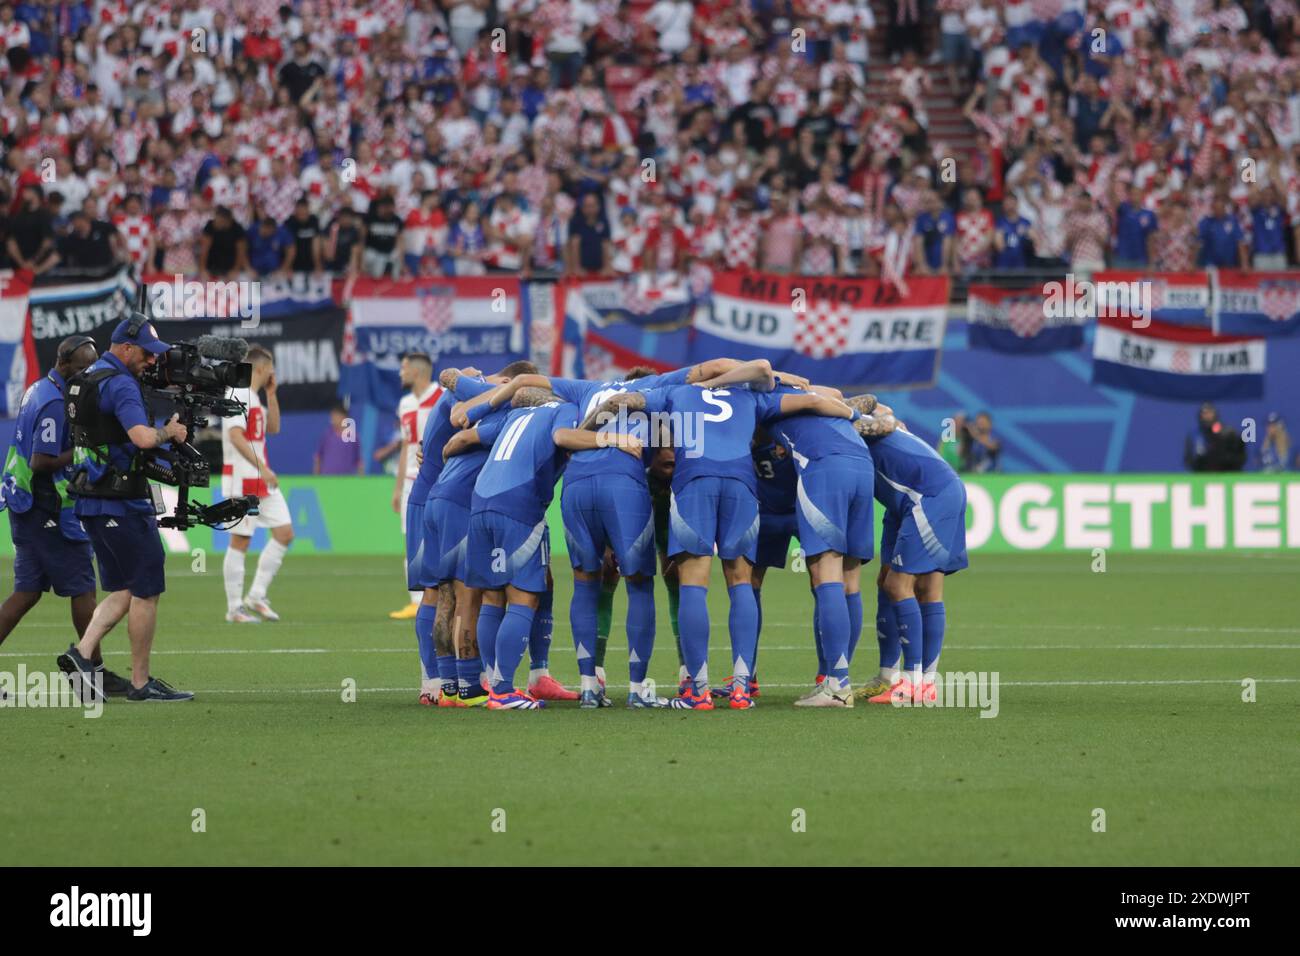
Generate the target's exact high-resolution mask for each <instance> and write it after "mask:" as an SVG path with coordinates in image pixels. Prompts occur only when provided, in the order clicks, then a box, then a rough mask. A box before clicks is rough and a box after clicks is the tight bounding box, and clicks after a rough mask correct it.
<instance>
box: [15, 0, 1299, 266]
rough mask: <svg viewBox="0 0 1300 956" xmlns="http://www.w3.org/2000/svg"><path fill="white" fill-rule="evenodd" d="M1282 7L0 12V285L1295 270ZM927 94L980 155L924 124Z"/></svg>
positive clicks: (269, 7) (836, 1) (118, 8)
mask: <svg viewBox="0 0 1300 956" xmlns="http://www.w3.org/2000/svg"><path fill="white" fill-rule="evenodd" d="M1295 21H1296V2H1295V0H1250V2H1241V3H1237V2H1232V0H1088V2H1085V0H1008V2H1004V3H991V2H987V0H889V2H879V3H877V4H875V5H874V7H873V6H872V5H871V4H869V3H868V2H867V0H796V2H789V0H786V2H776V0H749V2H745V3H733V2H730V0H714V2H697V3H689V2H686V0H637V2H626V0H594V2H593V0H460V2H456V0H438V2H434V0H413V2H410V3H402V2H397V0H378V2H374V3H362V4H353V3H350V2H346V0H344V2H333V0H320V2H315V0H300V2H296V3H293V4H283V5H281V4H277V3H275V2H273V0H250V2H244V3H230V2H226V0H215V2H202V3H201V2H200V0H173V2H160V0H151V2H140V3H135V4H132V3H129V2H127V0H93V2H82V3H76V2H58V0H28V2H24V3H18V4H11V3H4V4H0V49H2V50H3V53H4V56H3V57H2V58H0V89H2V90H3V97H2V101H0V131H2V133H3V147H2V148H3V158H4V163H3V170H4V175H3V177H0V211H3V212H4V213H5V216H4V219H3V221H0V229H2V230H3V239H4V241H3V242H0V260H2V261H0V265H3V266H7V267H16V268H28V269H31V270H33V271H34V272H36V273H38V274H39V273H42V272H45V271H48V270H50V269H58V268H62V269H74V268H93V267H97V266H103V265H106V264H109V263H112V262H114V261H118V262H125V261H129V262H130V263H131V264H133V265H134V266H135V267H136V268H139V269H142V270H144V271H155V270H156V271H161V272H165V273H177V272H179V273H185V274H192V275H198V276H200V277H213V278H227V277H232V276H236V275H244V276H250V277H251V276H254V275H263V276H264V275H268V274H272V273H284V274H288V273H292V272H320V271H333V272H335V273H343V274H360V273H365V274H370V275H375V276H378V275H385V274H388V275H406V274H418V275H453V274H454V275H475V274H483V273H485V272H486V273H491V272H511V273H514V272H519V273H523V274H556V273H568V274H598V275H618V274H624V275H626V274H631V273H635V272H637V271H642V270H643V271H649V272H663V271H665V270H672V271H675V272H677V273H678V274H690V275H692V277H693V278H701V279H704V280H707V270H708V269H709V268H710V267H713V268H717V267H722V268H760V269H764V270H768V271H772V272H804V273H808V274H821V275H827V274H843V273H854V274H868V275H884V276H885V277H886V278H890V277H895V278H900V279H901V277H902V276H904V275H906V274H908V273H916V272H921V273H948V274H971V273H973V272H988V271H995V272H996V271H1015V270H1024V269H1028V268H1036V267H1042V268H1049V269H1060V268H1062V267H1065V266H1068V267H1070V268H1074V269H1093V268H1098V267H1101V266H1103V265H1110V266H1114V267H1155V268H1159V269H1164V270H1179V269H1189V268H1196V267H1198V266H1203V265H1216V266H1229V267H1232V266H1237V267H1242V268H1256V269H1280V268H1286V267H1287V266H1288V265H1290V264H1294V263H1296V261H1297V259H1296V245H1297V243H1296V232H1297V228H1298V227H1297V223H1300V71H1298V70H1297V59H1296V58H1295V56H1294V52H1295V50H1294V46H1293V44H1294V40H1293V35H1294V26H1295ZM936 22H937V25H938V30H937V31H936V30H934V29H933V26H934V24H935V23H936ZM799 31H803V32H799ZM873 40H875V41H876V42H875V44H874V45H875V47H876V50H877V53H876V54H873V53H872V48H873V42H872V41H873ZM881 50H883V54H882V53H880V52H879V51H881ZM941 95H946V96H947V97H950V99H946V100H945V99H942V98H937V97H941ZM945 102H946V103H949V104H951V105H949V106H948V107H947V111H948V112H950V113H954V114H955V109H956V108H957V107H958V106H961V104H963V103H964V107H962V113H963V114H964V116H965V117H966V118H967V119H968V120H969V122H970V124H972V126H973V130H974V135H973V140H972V142H973V145H972V146H969V147H963V148H961V149H958V148H957V147H956V146H955V145H952V144H949V143H947V142H945V141H944V140H943V139H942V138H940V137H939V136H936V135H931V134H930V132H929V128H930V126H931V125H932V123H931V118H930V114H931V112H932V109H933V108H934V104H935V103H945ZM948 128H950V127H945V129H948Z"/></svg>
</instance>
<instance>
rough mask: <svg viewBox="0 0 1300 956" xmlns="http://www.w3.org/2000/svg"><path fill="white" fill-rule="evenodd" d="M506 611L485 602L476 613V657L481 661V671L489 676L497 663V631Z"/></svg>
mask: <svg viewBox="0 0 1300 956" xmlns="http://www.w3.org/2000/svg"><path fill="white" fill-rule="evenodd" d="M505 613H506V609H505V608H503V607H497V606H496V605H495V604H488V603H487V602H486V601H484V602H483V605H482V606H481V607H480V608H479V611H478V656H479V657H481V658H482V659H483V669H484V670H485V671H487V672H488V673H489V674H491V673H492V668H493V667H495V666H496V662H497V630H498V629H499V628H500V627H501V619H502V618H503V617H504V616H505Z"/></svg>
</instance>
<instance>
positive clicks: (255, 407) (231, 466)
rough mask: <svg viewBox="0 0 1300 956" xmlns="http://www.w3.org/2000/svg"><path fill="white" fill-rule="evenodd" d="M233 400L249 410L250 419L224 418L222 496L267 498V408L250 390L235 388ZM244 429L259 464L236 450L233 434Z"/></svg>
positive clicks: (237, 416)
mask: <svg viewBox="0 0 1300 956" xmlns="http://www.w3.org/2000/svg"><path fill="white" fill-rule="evenodd" d="M230 397H231V398H234V399H238V400H239V401H241V402H243V403H244V404H245V405H246V406H247V407H248V413H247V416H239V415H234V416H232V417H230V418H223V419H221V494H222V497H225V498H232V497H237V496H239V495H259V496H260V495H265V494H266V492H267V488H266V485H265V483H264V482H265V479H264V475H265V469H266V467H267V461H266V409H265V408H264V407H263V406H262V400H261V398H259V397H258V394H257V393H256V392H254V391H253V390H252V389H249V388H234V389H231V390H230ZM236 428H242V429H243V430H244V437H245V438H247V439H248V441H249V444H251V445H252V446H253V455H254V457H256V458H257V460H258V462H259V464H257V465H254V464H253V463H252V462H250V461H249V460H248V459H247V458H245V457H244V456H243V455H242V454H240V452H239V449H238V448H236V447H235V443H234V442H233V441H231V439H230V433H231V432H232V431H233V430H234V429H236Z"/></svg>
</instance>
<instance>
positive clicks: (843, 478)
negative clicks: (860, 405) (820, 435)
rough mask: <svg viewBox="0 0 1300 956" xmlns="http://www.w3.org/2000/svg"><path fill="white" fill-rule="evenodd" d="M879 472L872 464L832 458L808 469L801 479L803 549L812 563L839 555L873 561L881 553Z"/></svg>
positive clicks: (798, 512) (797, 511)
mask: <svg viewBox="0 0 1300 956" xmlns="http://www.w3.org/2000/svg"><path fill="white" fill-rule="evenodd" d="M875 487H876V477H875V469H873V468H872V467H871V465H870V464H869V463H868V462H865V461H862V460H861V459H858V458H849V457H846V456H843V455H831V456H830V457H827V458H819V459H816V460H814V461H810V462H809V463H808V467H807V468H805V469H804V470H803V471H801V472H800V473H799V503H798V505H797V506H796V508H795V514H796V515H797V516H798V518H799V546H800V547H801V548H803V553H804V554H805V555H807V556H808V557H810V558H811V557H813V556H815V555H818V554H821V553H822V552H823V551H838V552H839V553H840V554H842V555H845V556H846V557H851V558H860V559H861V560H863V561H870V560H871V558H872V555H874V554H875V551H876V536H875V527H874V526H873V525H872V522H871V512H872V508H873V507H874V505H875Z"/></svg>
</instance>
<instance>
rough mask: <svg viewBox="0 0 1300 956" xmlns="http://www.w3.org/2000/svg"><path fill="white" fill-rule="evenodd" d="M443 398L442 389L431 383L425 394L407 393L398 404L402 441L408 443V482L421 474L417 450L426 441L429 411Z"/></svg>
mask: <svg viewBox="0 0 1300 956" xmlns="http://www.w3.org/2000/svg"><path fill="white" fill-rule="evenodd" d="M441 396H442V389H441V388H440V387H439V386H438V385H437V383H435V382H430V383H429V387H428V388H427V389H426V390H425V392H424V394H422V395H416V394H415V393H414V392H407V393H406V394H405V395H403V396H402V400H401V401H400V402H398V403H397V418H398V420H399V421H400V422H401V424H402V440H403V441H404V442H406V480H407V481H414V480H415V476H416V475H418V474H419V473H420V463H419V462H418V461H416V460H415V449H417V448H419V447H420V442H421V441H423V439H424V425H425V422H427V421H428V420H429V410H430V409H432V408H433V405H434V402H436V401H437V400H438V399H439V398H440V397H441Z"/></svg>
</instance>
